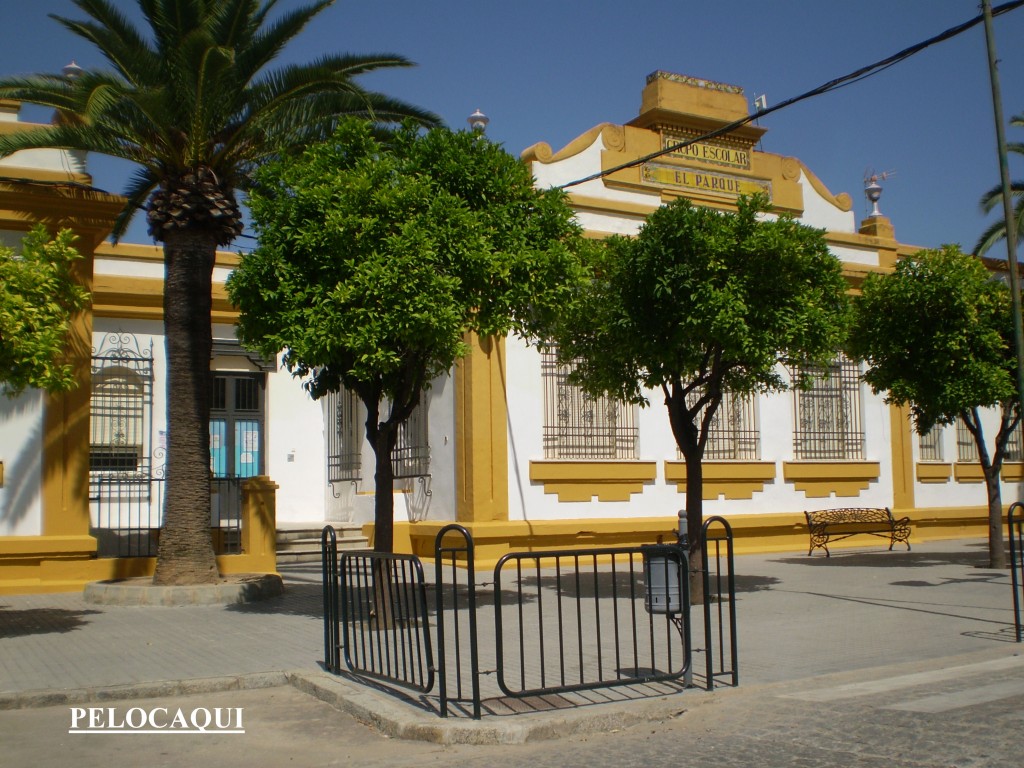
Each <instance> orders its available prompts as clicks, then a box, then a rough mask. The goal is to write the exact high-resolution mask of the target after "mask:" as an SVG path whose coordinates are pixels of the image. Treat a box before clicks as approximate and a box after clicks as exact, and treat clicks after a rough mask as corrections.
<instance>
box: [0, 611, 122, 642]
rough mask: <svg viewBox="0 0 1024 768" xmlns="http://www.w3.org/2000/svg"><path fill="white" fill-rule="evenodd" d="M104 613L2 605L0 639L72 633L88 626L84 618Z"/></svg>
mask: <svg viewBox="0 0 1024 768" xmlns="http://www.w3.org/2000/svg"><path fill="white" fill-rule="evenodd" d="M95 613H102V611H92V610H68V609H66V608H22V609H12V608H10V607H9V606H5V605H0V639H2V638H5V637H25V636H27V635H48V634H51V633H54V632H61V633H63V632H71V631H72V630H75V629H79V628H80V627H82V626H84V625H85V624H88V623H89V622H88V621H87V620H86V619H85V618H83V617H85V616H89V615H91V614H95Z"/></svg>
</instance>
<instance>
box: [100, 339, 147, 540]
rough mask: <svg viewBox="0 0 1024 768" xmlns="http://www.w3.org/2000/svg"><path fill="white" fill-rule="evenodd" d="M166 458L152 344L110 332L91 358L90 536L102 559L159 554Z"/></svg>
mask: <svg viewBox="0 0 1024 768" xmlns="http://www.w3.org/2000/svg"><path fill="white" fill-rule="evenodd" d="M162 456H163V451H162V449H161V448H157V449H154V446H153V342H152V340H150V343H149V347H148V349H144V348H142V347H141V345H140V344H139V341H138V339H137V338H136V337H135V336H134V335H132V334H130V333H125V332H123V331H118V332H114V333H108V334H106V335H105V336H104V337H103V340H102V341H101V343H100V346H99V349H94V350H93V355H92V395H91V398H90V417H89V507H90V509H89V514H90V529H91V530H90V532H91V533H92V535H94V536H95V537H96V541H97V554H98V555H99V556H100V557H149V556H152V555H155V554H156V546H157V531H158V530H159V529H160V527H161V526H162V525H163V483H164V478H163V473H164V468H163V464H162V463H160V464H159V465H157V466H154V465H155V464H157V462H160V461H161V459H162Z"/></svg>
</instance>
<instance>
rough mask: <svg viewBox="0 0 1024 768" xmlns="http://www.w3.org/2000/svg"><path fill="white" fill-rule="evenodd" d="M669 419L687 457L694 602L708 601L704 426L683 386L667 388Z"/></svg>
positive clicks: (666, 402) (687, 533)
mask: <svg viewBox="0 0 1024 768" xmlns="http://www.w3.org/2000/svg"><path fill="white" fill-rule="evenodd" d="M665 405H666V406H667V407H668V418H669V423H670V424H671V425H672V434H673V436H674V437H675V439H676V445H677V446H678V447H679V450H680V452H681V453H682V454H683V459H684V460H685V461H686V543H687V549H688V554H689V559H690V562H689V565H690V574H689V578H690V603H691V605H702V604H703V603H704V553H703V549H702V547H701V534H702V533H703V530H702V529H703V526H704V495H703V490H704V468H703V465H702V464H701V461H702V459H703V453H704V451H703V449H702V448H701V445H700V440H699V438H700V430H699V429H698V427H697V425H696V424H695V423H694V421H693V417H692V416H691V415H690V414H689V413H688V411H687V407H686V398H685V395H684V394H683V392H682V387H680V386H678V385H674V386H673V389H672V391H671V392H666V398H665Z"/></svg>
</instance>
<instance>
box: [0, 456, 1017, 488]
mask: <svg viewBox="0 0 1024 768" xmlns="http://www.w3.org/2000/svg"><path fill="white" fill-rule="evenodd" d="M2 477H3V476H2V473H0V479H2ZM1000 477H1002V478H1003V480H1004V481H1005V482H1007V483H1019V482H1022V481H1024V462H1019V461H1007V462H1004V463H1003V468H1002V470H1001V471H1000Z"/></svg>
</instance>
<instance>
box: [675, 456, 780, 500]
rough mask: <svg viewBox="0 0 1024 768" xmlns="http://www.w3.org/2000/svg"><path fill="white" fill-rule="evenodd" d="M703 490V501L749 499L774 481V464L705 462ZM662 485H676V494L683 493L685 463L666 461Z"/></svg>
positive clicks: (768, 462) (760, 462) (703, 467)
mask: <svg viewBox="0 0 1024 768" xmlns="http://www.w3.org/2000/svg"><path fill="white" fill-rule="evenodd" d="M702 470H703V472H702V476H703V480H704V483H703V490H702V492H701V498H703V499H704V500H706V501H711V500H713V499H717V498H718V497H719V496H724V497H725V498H726V499H736V500H739V499H751V498H753V497H754V493H755V492H756V491H763V490H764V486H765V483H767V482H769V481H771V480H774V479H775V471H776V470H775V462H774V461H705V462H703V465H702ZM665 482H668V483H676V486H677V490H678V491H679V493H686V462H683V461H666V462H665Z"/></svg>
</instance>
